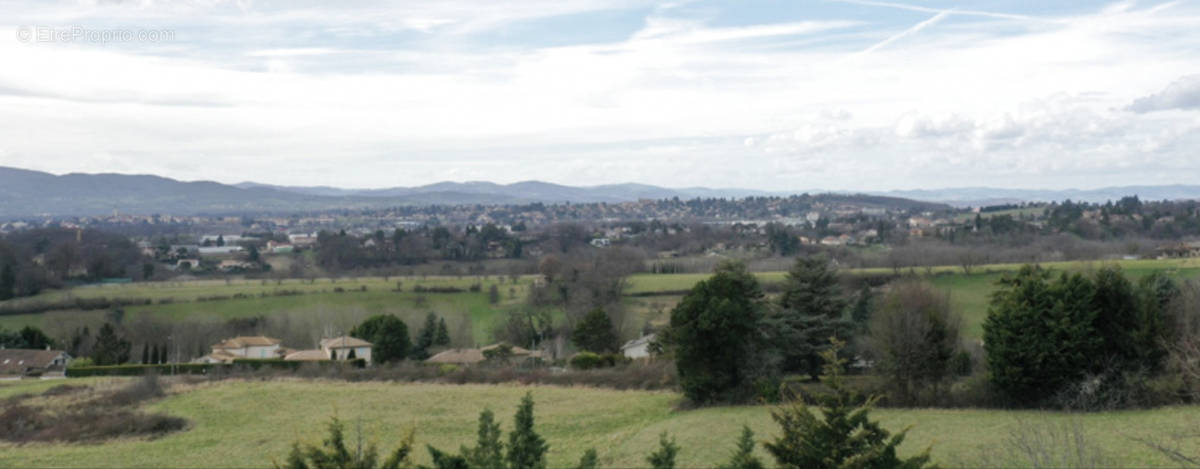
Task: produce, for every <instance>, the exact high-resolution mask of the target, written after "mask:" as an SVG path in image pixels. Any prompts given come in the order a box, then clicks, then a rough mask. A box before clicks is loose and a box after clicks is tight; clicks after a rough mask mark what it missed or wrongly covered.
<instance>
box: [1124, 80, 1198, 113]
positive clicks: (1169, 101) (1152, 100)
mask: <svg viewBox="0 0 1200 469" xmlns="http://www.w3.org/2000/svg"><path fill="white" fill-rule="evenodd" d="M1171 109H1183V110H1196V109H1200V75H1188V76H1185V77H1182V78H1180V79H1178V80H1175V81H1174V82H1173V83H1171V84H1170V85H1167V87H1166V88H1165V89H1163V90H1162V91H1160V92H1158V93H1154V94H1151V95H1148V96H1142V97H1140V98H1138V99H1135V100H1133V103H1132V104H1130V105H1129V110H1130V111H1133V112H1153V111H1166V110H1171Z"/></svg>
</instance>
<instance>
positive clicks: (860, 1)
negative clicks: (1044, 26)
mask: <svg viewBox="0 0 1200 469" xmlns="http://www.w3.org/2000/svg"><path fill="white" fill-rule="evenodd" d="M830 1H834V2H838V3H852V4H855V5H866V6H875V7H885V8H898V9H901V10H909V11H920V12H925V13H940V12H942V11H945V10H940V9H937V8H930V7H925V6H920V5H909V4H906V3H893V2H879V1H874V0H830ZM954 14H956V15H968V16H986V17H989V18H1003V19H1009V20H1023V21H1044V22H1053V21H1052V20H1047V19H1045V18H1038V17H1036V16H1028V15H1016V14H1011V13H996V12H991V11H980V10H958V9H955V10H954Z"/></svg>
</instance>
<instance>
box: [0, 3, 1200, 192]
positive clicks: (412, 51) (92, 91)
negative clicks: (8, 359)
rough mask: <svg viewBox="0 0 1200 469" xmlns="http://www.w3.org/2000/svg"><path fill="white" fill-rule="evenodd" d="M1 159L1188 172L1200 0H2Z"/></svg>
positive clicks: (716, 171)
mask: <svg viewBox="0 0 1200 469" xmlns="http://www.w3.org/2000/svg"><path fill="white" fill-rule="evenodd" d="M0 166H13V167H20V168H26V169H34V170H40V171H48V172H52V173H56V174H62V173H68V172H89V173H96V172H117V173H135V174H157V175H162V176H167V177H172V178H176V179H182V180H215V181H220V182H225V183H234V182H240V181H247V180H249V181H256V182H262V183H270V184H284V185H329V186H338V187H347V188H380V187H394V186H414V185H422V184H429V183H434V182H438V181H447V180H450V181H476V180H486V181H493V182H499V183H511V182H518V181H525V180H542V181H549V182H555V183H561V184H571V185H597V184H608V183H620V182H638V183H646V184H656V185H661V186H666V187H693V186H705V187H739V188H749V189H764V190H777V191H786V190H810V189H828V190H870V191H876V190H892V189H916V188H925V189H933V188H946V187H968V186H989V187H1010V188H1096V187H1105V186H1118V185H1134V184H1150V185H1158V184H1192V183H1197V180H1198V178H1200V1H1174V2H1161V1H1158V2H1122V3H1112V2H1086V1H1054V2H1031V1H1010V2H1005V1H979V2H960V1H947V0H908V1H897V2H893V1H875V0H846V1H824V0H742V1H727V2H714V1H686V0H678V1H669V2H653V1H641V0H523V1H513V2H496V1H465V0H439V1H426V0H419V1H406V2H367V1H345V2H324V1H279V2H275V1H250V0H244V1H236V2H226V1H219V0H200V1H173V2H158V1H150V0H143V1H131V2H121V1H84V2H54V1H46V0H30V1H9V0H0Z"/></svg>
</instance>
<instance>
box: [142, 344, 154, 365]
mask: <svg viewBox="0 0 1200 469" xmlns="http://www.w3.org/2000/svg"><path fill="white" fill-rule="evenodd" d="M142 363H143V364H147V365H148V364H150V363H152V362H151V361H150V344H142Z"/></svg>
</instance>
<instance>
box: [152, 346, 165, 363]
mask: <svg viewBox="0 0 1200 469" xmlns="http://www.w3.org/2000/svg"><path fill="white" fill-rule="evenodd" d="M150 363H151V364H153V365H157V364H159V363H162V359H161V358H160V355H159V353H158V344H154V345H153V346H151V348H150Z"/></svg>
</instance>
